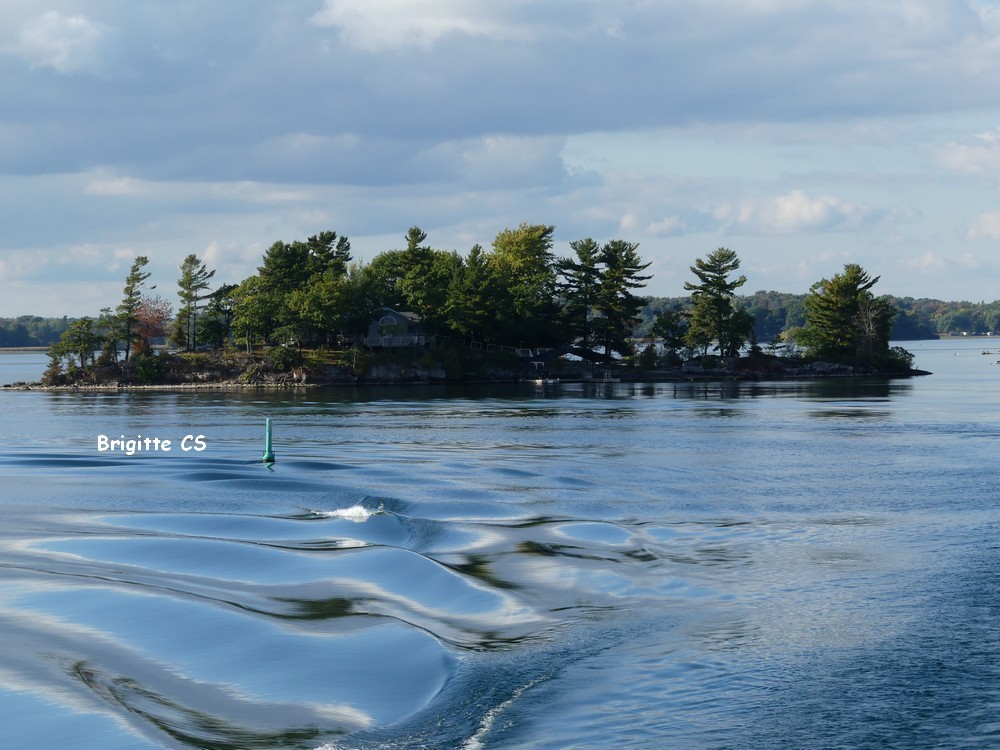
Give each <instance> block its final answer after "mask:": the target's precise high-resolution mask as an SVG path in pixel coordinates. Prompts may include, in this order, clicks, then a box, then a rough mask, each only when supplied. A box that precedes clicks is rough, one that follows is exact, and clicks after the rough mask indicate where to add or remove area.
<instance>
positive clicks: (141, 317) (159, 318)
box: [135, 295, 174, 340]
mask: <svg viewBox="0 0 1000 750" xmlns="http://www.w3.org/2000/svg"><path fill="white" fill-rule="evenodd" d="M173 314H174V308H173V306H172V305H171V304H170V303H169V302H167V301H166V300H165V299H163V297H161V296H159V295H154V296H152V297H143V298H142V302H140V303H139V308H138V309H137V310H136V312H135V317H136V333H138V334H139V336H141V337H142V338H144V339H147V340H148V339H160V338H163V337H165V336H166V335H167V321H168V320H169V319H170V317H171V316H172V315H173Z"/></svg>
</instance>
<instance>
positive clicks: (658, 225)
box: [646, 216, 688, 236]
mask: <svg viewBox="0 0 1000 750" xmlns="http://www.w3.org/2000/svg"><path fill="white" fill-rule="evenodd" d="M687 228H688V224H687V222H686V221H684V220H683V219H682V218H681V217H679V216H667V217H666V218H663V219H660V220H659V221H653V222H650V224H649V225H648V226H647V227H646V231H647V232H649V233H650V234H652V235H656V236H665V235H674V234H683V233H684V232H685V231H686V230H687Z"/></svg>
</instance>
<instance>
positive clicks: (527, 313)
mask: <svg viewBox="0 0 1000 750" xmlns="http://www.w3.org/2000/svg"><path fill="white" fill-rule="evenodd" d="M554 232H555V227H554V226H547V225H542V224H526V223H525V224H521V225H519V226H518V227H517V229H504V230H503V231H501V232H499V233H498V234H497V236H496V238H495V239H494V240H493V252H492V253H490V255H489V256H488V260H487V263H488V265H489V267H490V271H491V273H492V274H493V276H494V278H495V279H497V280H498V281H500V283H499V284H497V285H495V287H494V288H495V292H496V294H497V297H496V300H495V316H496V325H497V333H498V337H499V338H502V339H503V340H506V341H508V342H511V343H515V344H518V343H523V342H532V343H536V344H540V345H552V344H556V343H558V342H559V338H560V337H559V335H558V329H557V323H556V317H557V314H558V306H557V304H556V296H555V291H556V270H555V256H554V255H553V254H552V235H553V233H554Z"/></svg>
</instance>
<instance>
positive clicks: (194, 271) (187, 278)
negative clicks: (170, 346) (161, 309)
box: [174, 253, 215, 351]
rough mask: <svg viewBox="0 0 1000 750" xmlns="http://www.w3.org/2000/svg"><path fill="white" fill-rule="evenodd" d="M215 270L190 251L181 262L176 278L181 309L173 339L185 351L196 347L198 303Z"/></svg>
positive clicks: (178, 313)
mask: <svg viewBox="0 0 1000 750" xmlns="http://www.w3.org/2000/svg"><path fill="white" fill-rule="evenodd" d="M213 276H215V271H214V270H213V271H209V270H208V268H207V267H206V266H205V264H204V263H202V262H201V261H200V260H199V259H198V256H197V255H195V254H194V253H192V254H191V255H188V256H187V257H186V258H185V259H184V262H183V263H181V277H180V278H179V279H178V280H177V286H178V288H179V291H178V292H177V296H179V297H180V298H181V309H180V310H179V311H178V312H177V322H176V327H175V331H174V340H175V341H177V343H179V344H182V345H183V347H184V349H185V350H186V351H192V350H194V349H196V348H197V347H198V303H199V302H200V301H201V300H203V299H205V297H206V296H208V295H206V294H205V290H206V289H208V282H209V280H210V279H211V278H212V277H213Z"/></svg>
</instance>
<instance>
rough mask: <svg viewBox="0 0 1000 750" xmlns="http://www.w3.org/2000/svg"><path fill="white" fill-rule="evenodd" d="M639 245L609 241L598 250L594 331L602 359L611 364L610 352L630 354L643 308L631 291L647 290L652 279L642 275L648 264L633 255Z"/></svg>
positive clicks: (638, 298) (639, 299) (637, 255)
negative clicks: (600, 266) (598, 278)
mask: <svg viewBox="0 0 1000 750" xmlns="http://www.w3.org/2000/svg"><path fill="white" fill-rule="evenodd" d="M638 248H639V245H638V243H635V242H626V241H625V240H611V241H610V242H608V243H606V244H605V245H604V247H602V248H601V255H600V261H601V265H602V269H601V272H600V281H599V287H598V291H597V302H596V305H595V307H596V309H597V313H598V315H599V317H597V318H595V321H594V323H595V328H597V331H598V333H599V334H600V336H601V342H602V344H603V345H604V357H605V361H606V363H607V364H609V365H610V363H611V352H612V351H616V352H618V353H619V354H622V355H627V354H631V353H632V345H631V337H632V331H633V330H634V329H635V326H636V324H637V323H638V322H639V310H641V309H642V306H643V305H644V304H645V301H644V300H643V299H641V298H640V297H636V296H635V295H634V294H632V290H633V289H640V288H642V287H644V286H646V282H647V281H648V280H649V279H650V278H651V277H650V276H646V275H643V273H642V272H643V271H645V270H646V269H647V268H649V266H650V263H643V262H642V260H641V259H640V258H639V254H638V253H637V252H636V251H637V250H638Z"/></svg>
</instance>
